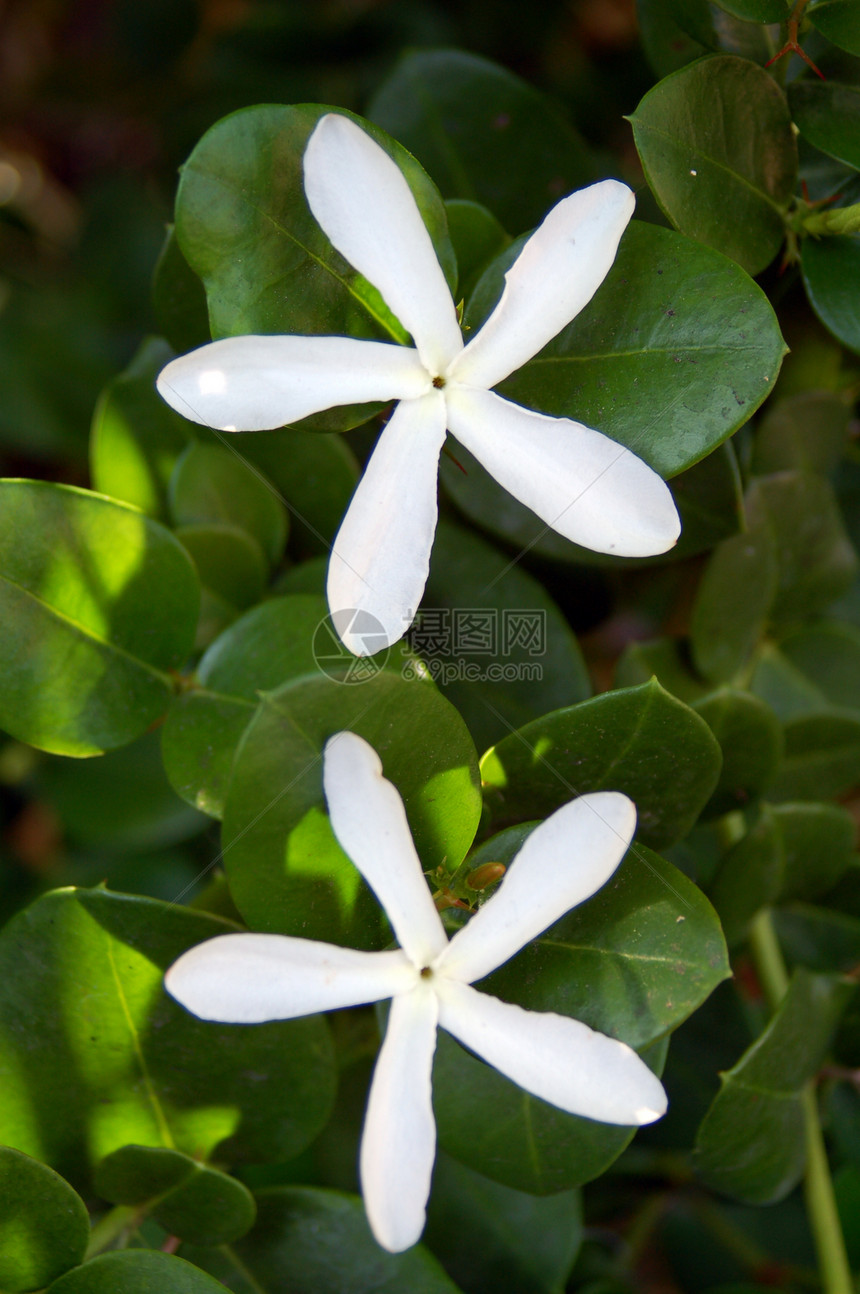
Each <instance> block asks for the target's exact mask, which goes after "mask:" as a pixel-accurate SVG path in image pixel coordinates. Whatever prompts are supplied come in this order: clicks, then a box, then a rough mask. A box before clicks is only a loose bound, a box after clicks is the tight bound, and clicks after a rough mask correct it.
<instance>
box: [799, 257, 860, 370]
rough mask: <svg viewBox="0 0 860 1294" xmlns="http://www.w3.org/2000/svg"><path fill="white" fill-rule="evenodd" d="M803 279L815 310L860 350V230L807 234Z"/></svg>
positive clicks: (835, 332) (851, 346) (849, 344)
mask: <svg viewBox="0 0 860 1294" xmlns="http://www.w3.org/2000/svg"><path fill="white" fill-rule="evenodd" d="M800 266H801V269H802V270H803V282H804V284H805V286H806V294H807V296H808V297H809V301H810V304H811V305H812V308H813V310H814V311H815V313H816V314H817V315H818V317H819V319H820V320H821V322H822V323H823V324H824V325H825V327H827V328H829V329H830V331H831V332H832V333H833V336H834V337H836V338H838V339H839V341H841V342H842V344H843V346H847V347H848V349H849V350H854V351H860V306H858V303H857V294H856V292H855V291H854V285H855V284H856V282H857V276H858V274H860V234H854V235H852V236H851V237H848V236H844V235H843V236H842V237H837V238H819V239H815V238H806V239H804V242H803V247H802V248H801V253H800Z"/></svg>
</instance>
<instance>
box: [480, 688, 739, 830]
mask: <svg viewBox="0 0 860 1294" xmlns="http://www.w3.org/2000/svg"><path fill="white" fill-rule="evenodd" d="M720 764H721V758H720V748H719V746H718V745H717V742H716V741H715V739H714V737H713V736H712V734H711V731H710V729H709V728H708V726H707V724H706V723H705V722H704V720H703V719H700V718H699V716H698V715H697V714H694V713H693V711H692V710H690V709H689V708H688V707H687V706H686V705H684V704H683V703H682V702H681V701H678V700H676V698H675V697H673V696H670V695H669V693H668V692H666V691H664V689H663V688H661V687H660V685H659V683H656V682H652V683H646V684H644V685H643V686H642V687H633V688H627V689H626V690H623V691H616V692H609V693H606V694H605V695H603V696H598V697H594V699H593V700H591V701H583V702H582V703H581V704H580V705H575V706H571V707H570V708H569V709H566V710H557V711H555V713H553V714H548V715H544V717H543V718H542V719H537V720H535V721H534V722H533V723H530V724H527V725H526V726H525V728H522V729H520V731H519V732H516V733H512V734H511V735H510V736H509V737H505V738H504V740H503V741H500V742H499V743H498V745H496V746H494V747H493V749H492V750H490V751H488V753H487V754H486V755H485V756H484V758H483V760H482V761H481V776H482V779H483V781H484V784H485V787H486V790H487V794H488V803H489V805H490V808H491V810H492V813H493V816H494V818H495V819H496V820H497V821H500V822H501V821H505V820H508V821H516V820H520V821H522V820H524V819H528V818H535V817H542V816H544V815H546V814H548V813H551V812H553V810H554V809H557V808H558V807H559V806H560V805H562V804H565V803H566V802H567V801H568V800H570V799H572V798H573V797H574V796H576V795H582V794H584V793H585V792H586V791H598V790H614V791H623V792H625V794H627V795H629V796H630V798H631V800H633V802H634V803H635V804H636V807H637V810H638V814H639V828H638V829H639V833H640V836H641V839H642V840H644V841H647V842H648V843H649V844H658V843H659V844H670V843H672V842H673V841H675V840H679V839H681V837H682V836H685V835H686V834H687V832H688V831H689V830H690V828H691V827H692V825H693V823H694V822H695V821H696V818H697V817H698V815H699V813H700V812H701V810H702V808H703V807H704V806H705V804H706V803H707V801H708V800H709V799H710V797H711V795H712V793H713V791H714V788H715V786H716V784H717V780H718V777H719V770H720Z"/></svg>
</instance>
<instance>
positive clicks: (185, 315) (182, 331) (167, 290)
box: [152, 225, 211, 353]
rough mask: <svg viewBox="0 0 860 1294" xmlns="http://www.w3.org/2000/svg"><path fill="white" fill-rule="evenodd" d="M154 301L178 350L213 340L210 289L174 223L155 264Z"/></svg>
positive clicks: (162, 327)
mask: <svg viewBox="0 0 860 1294" xmlns="http://www.w3.org/2000/svg"><path fill="white" fill-rule="evenodd" d="M152 304H153V308H154V310H155V317H156V319H157V320H158V326H159V328H160V330H161V332H162V333H163V334H164V336H165V337H166V338H167V340H168V341H169V342H170V345H171V346H172V347H173V349H174V350H176V351H179V352H180V353H183V352H184V351H189V350H196V348H197V347H198V346H203V345H205V344H206V342H208V341H210V340H211V334H210V332H209V311H208V310H207V308H206V291H205V289H204V287H203V284H202V283H201V282H200V279H199V278H198V277H197V275H196V274H195V273H194V271H193V270H192V269H191V266H190V265H189V264H188V262H187V261H186V259H185V257H184V256H183V255H182V252H181V250H180V248H179V241H178V239H177V237H176V230H175V229H174V227H173V225H169V226H168V230H167V237H166V238H165V240H164V246H163V247H162V249H161V255H160V256H159V258H158V262H157V264H156V266H155V272H154V274H153V280H152Z"/></svg>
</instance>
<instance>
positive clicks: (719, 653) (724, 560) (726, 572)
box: [690, 526, 779, 683]
mask: <svg viewBox="0 0 860 1294" xmlns="http://www.w3.org/2000/svg"><path fill="white" fill-rule="evenodd" d="M778 580H779V567H778V564H777V546H776V539H775V537H774V536H773V534H772V532H771V530H770V529H769V528H768V527H765V526H758V527H755V528H751V529H749V530H747V531H744V532H742V533H741V534H738V535H732V536H731V538H730V539H725V540H723V542H722V543H721V544H720V545H719V547H718V548H716V549H715V550H714V553H713V555H712V557H711V559H710V561H709V562H708V565H707V566H706V568H705V573H704V575H703V577H702V580H701V583H700V584H699V587H698V589H697V591H696V598H695V601H694V603H693V610H692V615H691V618H690V651H691V653H692V657H693V660H694V662H695V665H696V668H697V669H698V670H699V672H700V673H701V674H703V675H704V676H705V678H708V679H711V680H712V682H714V683H728V682H731V681H732V680H733V679H734V678H735V677H736V676H737V675H738V674H739V673H740V671H741V670H742V669H743V668H744V666H745V665H746V664H747V662H748V660H749V658H750V657H751V655H752V653H753V652H754V650H755V648H756V646H757V645H758V643H759V640H760V638H761V636H762V634H763V632H764V627H765V624H766V621H767V616H768V612H769V610H770V607H771V605H772V603H773V600H774V598H775V597H776V591H777V587H778Z"/></svg>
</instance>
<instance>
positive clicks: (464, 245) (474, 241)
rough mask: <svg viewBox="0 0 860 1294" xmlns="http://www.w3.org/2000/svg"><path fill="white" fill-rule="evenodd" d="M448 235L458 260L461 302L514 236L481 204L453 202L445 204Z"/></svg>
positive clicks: (459, 296) (454, 200)
mask: <svg viewBox="0 0 860 1294" xmlns="http://www.w3.org/2000/svg"><path fill="white" fill-rule="evenodd" d="M445 210H446V212H447V213H448V232H449V234H450V236H451V242H452V244H453V247H454V252H455V253H456V256H457V270H458V279H457V298H458V299H460V300H462V298H463V297H465V296H467V295H468V294H469V293H470V292H471V291H472V289H473V288H474V286H475V284H476V283H477V281H478V279H479V278H480V276H481V275H482V274H483V272H484V270H485V269H486V268H487V265H488V264H489V262H490V261H491V260H494V259H495V257H496V256H498V255H499V254H500V252H503V251H504V250H505V248H506V247H507V246H508V244H509V242H510V241H511V240H510V236H509V235H508V234H507V233H505V231H504V229H503V228H502V226H501V225H500V224H499V222H498V220H497V219H496V217H495V216H494V215H493V213H492V212H491V211H488V210H487V208H486V207H482V206H481V204H480V203H479V202H470V201H469V199H468V198H450V199H449V200H448V201H447V202H446V203H445Z"/></svg>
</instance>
